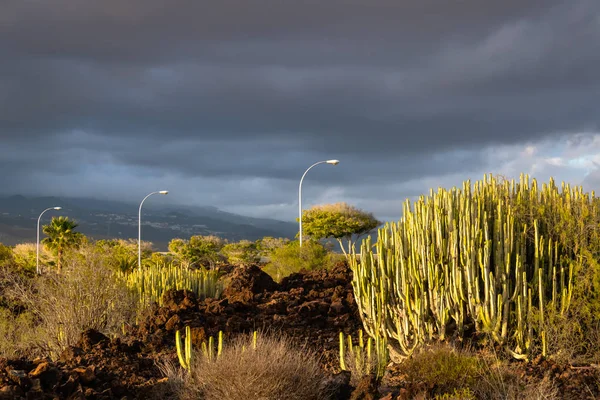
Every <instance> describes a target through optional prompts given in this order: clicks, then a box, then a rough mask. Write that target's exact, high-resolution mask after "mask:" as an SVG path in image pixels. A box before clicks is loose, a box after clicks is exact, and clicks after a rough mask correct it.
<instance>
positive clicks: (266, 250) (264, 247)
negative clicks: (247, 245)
mask: <svg viewBox="0 0 600 400" xmlns="http://www.w3.org/2000/svg"><path fill="white" fill-rule="evenodd" d="M289 242H290V239H288V238H274V237H272V236H266V237H264V238H262V239H260V240H257V241H256V248H257V249H258V251H259V253H260V255H261V256H262V257H270V256H271V254H272V253H273V252H274V251H275V250H277V249H279V248H281V247H283V246H285V245H286V244H288V243H289Z"/></svg>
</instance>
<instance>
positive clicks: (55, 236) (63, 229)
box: [42, 217, 85, 273]
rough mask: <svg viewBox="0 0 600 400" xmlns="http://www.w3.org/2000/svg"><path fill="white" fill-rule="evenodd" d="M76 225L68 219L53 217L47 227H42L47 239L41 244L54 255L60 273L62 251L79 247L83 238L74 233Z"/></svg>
mask: <svg viewBox="0 0 600 400" xmlns="http://www.w3.org/2000/svg"><path fill="white" fill-rule="evenodd" d="M77 226H78V224H77V223H76V222H75V221H74V220H72V219H69V218H68V217H53V218H52V221H50V223H49V224H48V225H44V226H43V227H42V232H44V233H45V234H46V235H47V236H48V237H47V238H45V239H44V240H43V241H42V243H43V244H44V245H45V246H46V247H47V248H48V249H49V250H52V251H53V252H54V254H55V255H56V268H57V270H58V272H59V273H60V271H61V267H62V258H63V255H64V251H65V250H66V249H68V248H71V247H77V246H79V245H80V244H81V243H82V242H83V241H84V240H85V236H84V235H83V234H82V233H80V232H75V228H77Z"/></svg>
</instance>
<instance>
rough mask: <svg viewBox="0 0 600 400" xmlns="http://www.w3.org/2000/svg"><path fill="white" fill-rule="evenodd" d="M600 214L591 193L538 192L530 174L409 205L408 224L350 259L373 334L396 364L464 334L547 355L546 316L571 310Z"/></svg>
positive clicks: (547, 187) (391, 228)
mask: <svg viewBox="0 0 600 400" xmlns="http://www.w3.org/2000/svg"><path fill="white" fill-rule="evenodd" d="M599 210H600V207H599V202H598V199H597V198H596V197H595V195H594V193H593V192H592V193H591V194H588V193H584V192H583V190H582V188H581V187H575V188H572V187H570V186H569V185H565V184H564V183H563V184H562V187H561V189H560V190H559V188H558V187H557V186H555V184H554V181H553V180H550V182H549V183H548V184H543V185H542V187H541V188H539V187H538V184H537V181H536V180H535V179H533V180H532V179H530V177H529V176H527V175H521V177H520V179H519V181H518V182H515V181H514V180H512V181H507V180H499V179H497V178H495V177H493V176H491V175H486V176H485V177H484V179H483V180H482V181H478V182H476V183H475V184H474V185H473V186H472V185H471V182H470V181H467V182H464V184H463V186H462V189H458V188H453V189H451V190H445V189H442V188H440V189H439V190H438V191H437V192H434V191H433V190H431V192H430V194H429V195H428V196H421V197H420V198H419V200H418V201H416V202H415V204H414V206H413V207H412V208H411V204H410V202H409V201H408V200H407V201H406V202H405V203H404V207H403V217H402V219H401V220H400V221H398V222H397V223H388V224H386V225H385V227H383V228H381V229H379V231H378V239H377V242H376V243H375V244H374V245H372V241H371V238H370V237H369V238H367V239H365V240H364V241H363V242H362V245H361V248H360V254H357V253H356V251H355V249H353V251H352V254H351V255H350V257H349V262H350V264H351V268H352V270H353V273H354V274H353V282H352V284H353V289H354V293H355V298H356V301H357V304H358V307H359V310H360V313H361V317H362V320H363V325H364V328H365V330H366V332H367V333H368V335H369V336H371V337H373V338H375V337H379V336H381V337H385V338H387V341H388V347H389V350H390V357H392V359H394V360H398V361H400V360H402V359H403V358H404V357H406V356H408V355H410V354H411V353H412V351H413V350H414V349H415V348H416V347H417V346H419V345H421V344H423V343H425V342H427V341H431V340H436V339H437V340H444V339H446V338H447V337H448V336H449V335H459V336H463V335H464V334H465V333H466V332H469V333H472V332H477V333H486V334H488V335H489V337H491V338H492V340H494V341H495V342H497V343H499V344H501V345H503V346H505V347H506V348H507V349H508V350H509V351H510V352H511V354H513V356H515V357H517V358H527V357H528V355H529V354H530V353H531V351H532V349H533V348H534V344H535V348H538V349H540V350H541V353H542V354H546V331H545V324H546V322H545V320H544V314H545V312H544V311H545V308H548V307H553V308H554V310H557V311H558V312H561V313H565V312H567V311H568V309H569V305H570V302H571V296H572V293H573V290H572V289H573V280H574V274H573V272H574V269H575V268H578V267H579V266H581V265H582V263H584V260H583V258H582V256H581V254H582V253H581V250H582V249H584V248H586V247H589V246H590V245H591V244H593V245H594V246H597V245H598V243H599V242H600V240H599V237H598V229H597V228H598V221H599V218H598V216H599V215H600V214H599ZM590 228H592V229H590ZM374 250H375V251H374Z"/></svg>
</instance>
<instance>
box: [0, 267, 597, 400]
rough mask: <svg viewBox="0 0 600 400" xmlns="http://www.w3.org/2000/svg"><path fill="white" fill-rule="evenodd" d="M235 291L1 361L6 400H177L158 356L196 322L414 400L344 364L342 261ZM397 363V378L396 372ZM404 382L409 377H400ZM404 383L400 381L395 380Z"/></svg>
mask: <svg viewBox="0 0 600 400" xmlns="http://www.w3.org/2000/svg"><path fill="white" fill-rule="evenodd" d="M227 280H228V281H229V284H228V288H227V290H225V292H224V293H223V296H222V297H221V298H220V299H218V300H215V299H204V300H199V299H197V298H196V296H195V295H194V294H193V293H191V292H188V291H170V292H167V293H166V294H165V296H164V298H163V306H162V307H158V306H157V305H154V306H152V307H151V309H150V310H149V311H148V313H147V315H146V317H145V318H143V319H142V320H141V321H140V322H139V324H138V325H137V326H135V327H128V328H127V329H126V331H125V333H124V335H123V336H122V337H117V338H108V337H106V336H104V335H103V334H102V333H99V332H96V331H87V332H84V333H83V334H82V336H81V340H80V341H79V343H77V345H76V346H73V347H70V348H68V349H67V350H65V351H64V352H63V353H62V354H61V355H60V358H59V359H58V360H56V361H50V360H46V359H36V360H24V359H18V360H7V359H0V400H3V399H150V398H169V397H170V395H171V393H169V390H170V389H169V386H168V385H167V378H165V377H164V374H163V373H162V371H161V369H160V368H159V367H158V364H157V361H159V360H161V361H164V360H171V361H172V362H174V363H175V364H176V365H177V364H178V362H177V355H176V350H175V339H174V338H175V331H176V330H178V329H180V330H182V329H184V328H185V327H186V326H189V327H190V328H191V333H192V343H193V345H195V346H200V344H201V343H202V342H203V341H205V340H206V339H207V338H208V337H209V336H213V337H216V336H217V335H218V332H219V331H222V332H223V333H224V337H225V341H227V339H228V338H229V337H233V336H235V335H237V334H240V333H250V332H252V331H254V330H259V331H266V332H270V333H274V334H276V335H281V334H285V335H288V336H290V337H293V338H294V339H295V340H297V341H299V342H302V343H306V344H308V345H310V346H313V347H314V348H315V349H316V350H318V352H319V354H321V355H322V357H321V363H322V366H323V370H324V373H325V374H326V375H327V383H326V384H327V385H329V386H331V387H333V388H334V389H335V391H336V393H337V394H336V395H335V398H336V399H340V400H341V399H390V400H394V399H409V398H414V396H416V395H417V393H410V392H408V391H407V388H406V387H403V386H402V382H401V379H396V380H395V381H396V382H398V383H397V385H396V386H395V387H390V386H386V385H381V384H380V382H378V381H377V380H376V379H374V377H372V376H371V377H369V376H367V377H365V378H364V379H363V380H361V381H360V382H358V383H357V384H356V387H350V386H349V381H350V376H349V374H348V373H346V372H341V373H340V370H339V361H338V358H337V354H338V349H339V347H338V346H339V343H338V337H339V332H340V331H341V332H344V333H345V334H352V336H353V337H356V333H357V332H358V330H359V329H361V328H362V323H361V321H360V318H359V315H358V311H357V307H356V303H355V302H354V296H353V293H352V285H351V271H350V270H349V268H348V267H347V266H346V265H345V264H339V265H337V266H336V267H334V268H332V269H331V270H329V271H312V272H304V273H298V274H293V275H291V276H289V277H287V278H284V279H283V280H282V281H281V282H280V283H279V284H277V283H275V282H273V280H272V279H271V278H270V277H269V276H268V275H267V274H265V273H264V272H263V271H262V270H261V269H260V268H259V267H258V266H250V267H240V268H234V269H231V272H229V273H228V276H227ZM514 366H515V369H516V370H518V373H519V375H520V376H522V377H523V379H524V380H525V381H536V380H541V379H551V380H552V381H553V382H554V385H555V386H556V387H557V388H558V389H559V393H560V396H561V398H565V399H588V398H590V399H594V398H600V372H599V370H598V369H597V368H595V367H594V366H583V367H577V368H574V367H571V366H568V365H558V364H556V363H553V362H551V361H549V360H543V359H541V358H538V359H536V360H533V361H532V362H530V363H523V362H515V363H514ZM394 371H395V370H394V368H393V367H391V368H390V369H389V371H388V375H390V376H392V377H393V375H394V374H395V372H394ZM396 378H399V377H396ZM389 380H390V381H394V379H389Z"/></svg>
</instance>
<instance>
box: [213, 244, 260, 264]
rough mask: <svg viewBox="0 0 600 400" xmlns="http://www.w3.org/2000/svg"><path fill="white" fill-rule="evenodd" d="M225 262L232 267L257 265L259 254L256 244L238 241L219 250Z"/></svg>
mask: <svg viewBox="0 0 600 400" xmlns="http://www.w3.org/2000/svg"><path fill="white" fill-rule="evenodd" d="M221 254H223V255H224V256H225V257H226V258H227V261H228V262H229V263H231V264H234V265H249V264H258V263H259V262H260V253H259V251H258V249H257V247H256V243H253V242H251V241H249V240H240V241H239V242H237V243H228V244H226V245H225V246H223V248H222V249H221Z"/></svg>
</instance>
